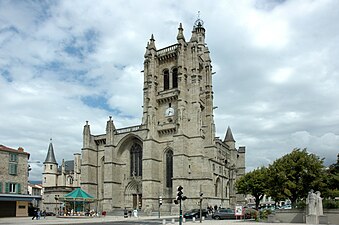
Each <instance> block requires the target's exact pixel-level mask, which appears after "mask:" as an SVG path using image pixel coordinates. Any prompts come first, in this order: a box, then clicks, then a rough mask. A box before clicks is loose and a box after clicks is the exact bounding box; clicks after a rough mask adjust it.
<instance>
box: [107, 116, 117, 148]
mask: <svg viewBox="0 0 339 225" xmlns="http://www.w3.org/2000/svg"><path fill="white" fill-rule="evenodd" d="M115 130H116V129H115V126H114V123H113V120H112V116H110V117H109V120H108V121H107V125H106V144H107V145H112V144H113V140H114V134H115Z"/></svg>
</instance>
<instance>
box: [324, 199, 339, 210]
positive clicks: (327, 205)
mask: <svg viewBox="0 0 339 225" xmlns="http://www.w3.org/2000/svg"><path fill="white" fill-rule="evenodd" d="M323 208H324V209H339V201H336V200H334V199H324V200H323Z"/></svg>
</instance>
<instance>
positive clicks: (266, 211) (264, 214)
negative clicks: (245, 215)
mask: <svg viewBox="0 0 339 225" xmlns="http://www.w3.org/2000/svg"><path fill="white" fill-rule="evenodd" d="M270 214H272V210H270V209H264V210H261V211H260V212H259V218H260V219H267V216H268V215H270Z"/></svg>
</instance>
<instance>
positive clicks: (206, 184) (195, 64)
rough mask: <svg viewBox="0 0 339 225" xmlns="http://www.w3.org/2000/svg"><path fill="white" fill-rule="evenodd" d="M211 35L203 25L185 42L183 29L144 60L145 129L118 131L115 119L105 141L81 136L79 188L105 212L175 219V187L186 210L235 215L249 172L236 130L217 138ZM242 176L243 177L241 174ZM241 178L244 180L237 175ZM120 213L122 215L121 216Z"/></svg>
mask: <svg viewBox="0 0 339 225" xmlns="http://www.w3.org/2000/svg"><path fill="white" fill-rule="evenodd" d="M205 35H206V31H205V28H204V23H203V21H202V20H200V19H198V20H197V21H196V22H195V24H194V26H193V29H192V33H191V37H190V39H189V40H186V38H185V35H184V29H183V27H182V24H179V27H178V33H177V35H176V42H175V44H172V45H170V46H168V47H165V48H160V49H158V48H157V47H156V41H155V37H154V35H153V34H152V35H151V37H150V40H149V42H148V43H147V45H146V51H145V54H144V70H143V73H144V84H143V116H142V122H141V124H139V125H136V126H131V127H124V128H116V127H115V125H114V123H113V119H112V117H109V120H108V121H107V124H106V132H105V133H104V134H99V135H93V134H91V132H90V125H89V124H88V122H87V121H86V125H85V126H84V130H83V148H82V154H81V156H82V159H81V183H80V184H81V187H82V188H83V189H84V190H85V191H87V192H88V193H89V194H91V195H93V196H95V198H96V199H97V201H96V204H97V205H96V206H94V207H95V208H97V209H98V210H99V211H108V212H109V211H119V210H122V209H125V208H127V209H135V208H138V209H140V210H143V211H144V212H145V213H146V214H151V213H152V212H154V211H158V210H159V198H160V197H161V198H162V200H163V202H162V206H161V209H160V210H161V211H162V212H163V213H164V214H166V213H167V214H170V213H171V214H176V213H177V212H178V206H177V205H174V204H173V200H174V199H175V197H176V187H177V186H179V185H181V186H183V187H184V190H183V191H184V194H185V195H186V196H187V197H188V199H187V200H186V201H185V204H184V206H183V207H184V208H183V210H188V209H193V208H197V205H196V204H197V202H198V201H199V200H200V193H203V196H204V202H205V205H204V207H205V206H207V205H213V206H214V205H218V206H220V205H221V206H222V207H233V206H234V205H235V204H236V203H237V198H236V195H235V191H234V187H233V186H234V185H233V184H234V181H235V179H236V178H237V175H241V174H242V171H244V168H245V157H244V156H245V155H244V154H245V148H244V147H243V148H241V152H239V151H238V150H237V149H236V147H235V141H234V138H233V134H232V132H231V130H230V129H229V131H227V135H226V139H225V140H224V141H222V140H220V139H219V138H217V137H215V124H214V118H213V109H214V106H213V90H212V74H213V73H212V65H211V58H210V52H209V49H208V47H207V44H206V43H205ZM239 168H241V170H239ZM237 171H241V172H237ZM119 213H121V212H119Z"/></svg>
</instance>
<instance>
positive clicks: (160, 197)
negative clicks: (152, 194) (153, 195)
mask: <svg viewBox="0 0 339 225" xmlns="http://www.w3.org/2000/svg"><path fill="white" fill-rule="evenodd" d="M161 205H162V196H159V218H160V206H161Z"/></svg>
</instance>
